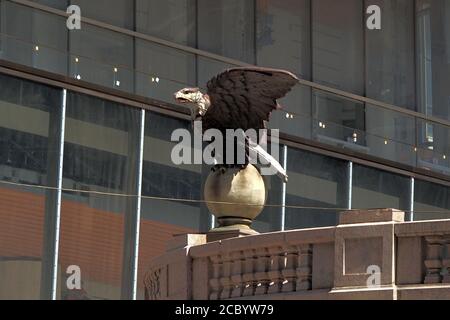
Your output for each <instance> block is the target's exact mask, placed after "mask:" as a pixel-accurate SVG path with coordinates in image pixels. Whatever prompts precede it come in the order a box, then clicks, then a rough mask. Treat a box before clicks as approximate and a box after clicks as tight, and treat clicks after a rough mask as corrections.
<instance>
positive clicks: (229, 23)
mask: <svg viewBox="0 0 450 320" xmlns="http://www.w3.org/2000/svg"><path fill="white" fill-rule="evenodd" d="M197 7H198V13H197V15H198V17H197V21H198V26H197V41H198V48H199V49H201V50H205V51H209V52H212V53H216V54H220V55H223V56H226V57H228V58H232V59H236V60H240V61H244V62H248V63H254V62H255V61H254V60H255V39H254V36H255V22H254V12H255V8H254V2H253V1H242V0H215V1H210V0H198V1H197Z"/></svg>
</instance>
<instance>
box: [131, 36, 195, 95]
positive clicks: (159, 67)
mask: <svg viewBox="0 0 450 320" xmlns="http://www.w3.org/2000/svg"><path fill="white" fill-rule="evenodd" d="M136 70H137V71H136V93H137V94H139V95H143V96H146V97H150V98H154V99H159V100H162V101H166V102H170V103H175V100H174V98H173V94H174V93H175V92H177V91H178V90H180V89H181V88H185V87H195V86H196V74H195V72H196V69H195V55H193V54H190V53H187V52H185V51H181V50H176V49H172V48H169V47H165V46H161V45H158V44H154V43H151V42H148V41H144V40H139V39H136Z"/></svg>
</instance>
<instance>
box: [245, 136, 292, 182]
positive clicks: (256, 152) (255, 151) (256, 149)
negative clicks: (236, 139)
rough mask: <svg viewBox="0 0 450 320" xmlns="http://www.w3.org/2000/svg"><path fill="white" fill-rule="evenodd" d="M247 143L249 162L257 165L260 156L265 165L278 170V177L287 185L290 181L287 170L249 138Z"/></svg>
mask: <svg viewBox="0 0 450 320" xmlns="http://www.w3.org/2000/svg"><path fill="white" fill-rule="evenodd" d="M246 141H247V146H248V149H249V153H248V157H249V160H250V161H251V162H253V163H256V162H257V160H258V155H259V156H260V160H262V162H263V164H270V165H271V166H272V167H273V168H274V169H275V170H276V173H277V176H279V177H280V178H281V180H283V182H285V183H286V182H287V180H288V176H287V174H286V170H284V168H283V167H282V166H281V164H280V163H279V162H278V161H277V160H276V159H275V158H274V157H272V156H271V155H270V154H269V153H268V152H267V151H266V150H264V149H263V148H262V147H261V146H260V145H259V144H257V143H256V142H254V141H252V140H251V139H249V138H248V137H247V138H246ZM240 143H242V142H240ZM251 151H253V152H251ZM255 157H256V159H255Z"/></svg>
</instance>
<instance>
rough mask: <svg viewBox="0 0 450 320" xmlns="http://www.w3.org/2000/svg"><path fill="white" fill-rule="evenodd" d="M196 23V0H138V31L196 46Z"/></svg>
mask: <svg viewBox="0 0 450 320" xmlns="http://www.w3.org/2000/svg"><path fill="white" fill-rule="evenodd" d="M127 1H128V0H127ZM195 23H196V1H195V0H165V1H160V0H136V31H138V32H142V33H145V34H148V35H151V36H156V37H159V38H162V39H166V40H169V41H173V42H177V43H180V44H184V45H188V46H192V47H195V36H196V35H195V33H196V28H195V27H196V25H195Z"/></svg>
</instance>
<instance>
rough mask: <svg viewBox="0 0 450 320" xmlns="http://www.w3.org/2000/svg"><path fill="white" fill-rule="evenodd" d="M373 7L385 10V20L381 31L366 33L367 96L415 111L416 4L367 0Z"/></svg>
mask: <svg viewBox="0 0 450 320" xmlns="http://www.w3.org/2000/svg"><path fill="white" fill-rule="evenodd" d="M369 5H378V6H379V7H380V8H381V12H382V14H381V19H382V20H381V30H367V29H366V32H365V36H366V51H365V52H366V95H367V97H370V98H374V99H377V100H380V101H383V102H387V103H391V104H395V105H397V106H400V107H404V108H408V109H412V110H415V104H416V103H415V100H416V99H415V85H416V83H415V76H414V72H415V68H414V57H415V56H414V1H411V0H375V1H373V0H370V1H367V0H366V1H365V7H366V8H367V7H368V6H369ZM366 17H367V15H366ZM372 116H373V115H372ZM369 121H371V119H370V118H369V119H368V122H369Z"/></svg>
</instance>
